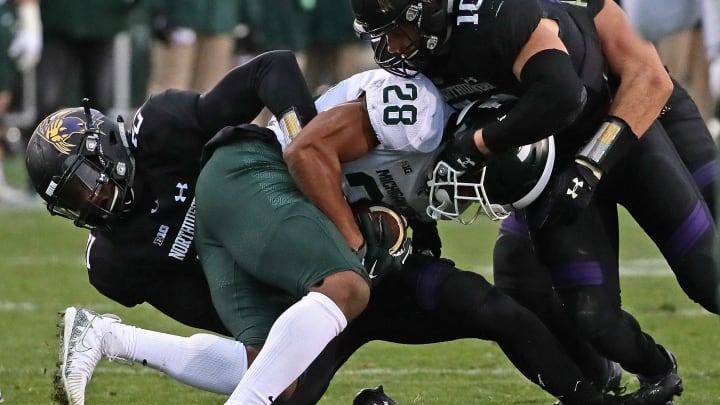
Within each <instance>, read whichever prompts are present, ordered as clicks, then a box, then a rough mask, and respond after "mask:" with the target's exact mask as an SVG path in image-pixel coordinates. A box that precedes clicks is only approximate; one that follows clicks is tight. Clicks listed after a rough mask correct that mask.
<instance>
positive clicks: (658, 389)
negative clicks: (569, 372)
mask: <svg viewBox="0 0 720 405" xmlns="http://www.w3.org/2000/svg"><path fill="white" fill-rule="evenodd" d="M682 392H683V386H682V379H681V378H680V377H679V376H678V375H677V374H668V375H666V376H665V377H663V378H661V379H660V380H658V381H656V382H654V383H652V384H650V385H645V386H642V387H640V389H638V390H637V391H635V392H632V393H630V394H627V395H618V396H612V395H606V396H605V403H606V404H618V405H653V404H665V405H672V403H673V399H674V397H675V396H680V395H681V394H682Z"/></svg>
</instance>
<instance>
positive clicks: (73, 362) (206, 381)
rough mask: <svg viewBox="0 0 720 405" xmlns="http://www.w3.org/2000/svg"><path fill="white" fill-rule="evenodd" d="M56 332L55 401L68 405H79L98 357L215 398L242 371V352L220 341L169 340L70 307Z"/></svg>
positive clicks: (226, 390) (238, 345)
mask: <svg viewBox="0 0 720 405" xmlns="http://www.w3.org/2000/svg"><path fill="white" fill-rule="evenodd" d="M59 328H60V329H59V336H60V355H59V362H60V364H59V368H58V372H57V374H56V376H55V390H54V395H55V397H56V399H58V400H59V401H61V402H67V403H70V404H73V405H74V404H82V403H84V400H85V389H86V386H87V384H88V382H89V381H90V379H91V377H92V374H93V371H94V370H95V367H96V366H97V364H98V362H99V361H100V359H101V358H103V357H105V358H107V359H109V360H110V361H112V360H123V361H129V362H131V363H133V364H134V363H139V364H142V365H143V366H147V367H150V368H153V369H156V370H158V371H161V372H163V373H165V374H167V375H168V376H170V377H172V378H175V379H176V380H178V381H179V382H182V383H184V384H188V385H190V386H193V387H196V388H199V389H203V390H206V391H211V392H216V393H220V394H230V393H231V392H232V390H233V389H234V388H235V386H236V385H237V383H238V381H240V378H241V377H242V376H243V374H244V373H245V371H246V369H247V354H246V351H245V346H244V345H243V344H242V343H240V342H237V341H235V340H232V339H228V338H224V337H221V336H216V335H210V334H204V333H199V334H194V335H192V336H189V337H184V336H176V335H170V334H167V333H161V332H155V331H151V330H147V329H142V328H138V327H135V326H131V325H126V324H123V323H121V321H120V319H119V318H118V317H117V316H115V315H100V314H97V313H95V312H93V311H90V310H88V309H84V308H75V307H70V308H67V309H66V310H65V311H64V312H63V313H62V314H61V320H60V324H59Z"/></svg>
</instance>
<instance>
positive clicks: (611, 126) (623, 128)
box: [575, 116, 638, 173]
mask: <svg viewBox="0 0 720 405" xmlns="http://www.w3.org/2000/svg"><path fill="white" fill-rule="evenodd" d="M637 140H638V138H637V136H635V134H634V133H633V131H632V129H630V127H629V126H628V124H627V123H626V122H625V121H624V120H623V119H622V118H618V117H614V116H609V117H607V118H606V119H605V121H604V122H603V123H602V124H601V125H600V128H599V129H598V130H597V132H595V135H594V136H593V137H592V138H591V139H590V141H589V142H588V143H587V144H585V146H584V147H583V148H582V149H581V150H580V152H579V153H578V154H577V155H575V159H576V162H577V161H585V162H587V163H589V164H591V165H593V166H594V167H596V168H597V169H599V170H600V171H601V172H602V173H607V172H608V171H609V170H610V169H612V168H613V166H615V164H616V163H617V162H618V160H620V159H621V158H622V157H623V156H625V154H626V153H627V151H628V150H630V149H631V148H632V147H633V146H635V144H636V143H637Z"/></svg>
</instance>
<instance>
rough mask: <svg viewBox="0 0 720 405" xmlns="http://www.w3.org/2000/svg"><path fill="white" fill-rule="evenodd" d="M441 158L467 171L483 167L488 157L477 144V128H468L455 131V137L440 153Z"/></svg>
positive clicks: (452, 165)
mask: <svg viewBox="0 0 720 405" xmlns="http://www.w3.org/2000/svg"><path fill="white" fill-rule="evenodd" d="M440 160H442V161H444V162H445V163H447V164H448V165H449V166H450V167H452V168H453V169H455V170H457V171H461V172H465V171H467V170H477V169H479V168H481V167H482V166H483V165H484V164H485V162H486V160H487V157H486V156H485V155H484V154H483V153H482V152H480V150H479V149H478V148H477V145H475V129H473V128H467V129H464V130H461V131H458V132H457V133H455V138H454V139H453V140H452V141H451V142H450V143H449V144H448V145H447V146H446V147H445V149H444V150H443V151H442V153H440Z"/></svg>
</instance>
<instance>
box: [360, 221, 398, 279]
mask: <svg viewBox="0 0 720 405" xmlns="http://www.w3.org/2000/svg"><path fill="white" fill-rule="evenodd" d="M355 221H356V222H357V224H358V227H359V228H360V232H361V233H362V234H363V237H364V238H365V242H364V243H363V245H362V246H361V247H360V248H359V249H358V250H357V251H356V253H357V255H358V257H359V258H360V260H361V261H362V263H363V266H365V269H366V270H367V272H368V275H369V276H370V279H371V280H372V283H373V285H377V284H378V283H380V282H381V281H382V279H383V278H385V277H386V276H387V275H388V274H391V273H394V272H397V271H400V270H401V269H402V265H403V264H404V263H405V259H407V257H408V255H410V252H411V250H412V248H411V247H410V244H411V240H410V238H407V239H405V241H404V242H403V245H402V247H401V248H400V249H399V250H398V251H397V252H396V253H395V254H390V251H389V250H388V246H390V245H391V244H392V239H391V238H392V235H389V234H387V233H385V232H383V231H382V230H383V229H390V224H389V223H387V220H386V219H385V218H381V219H380V221H382V222H384V223H381V225H380V227H379V229H380V232H378V231H377V229H378V227H376V226H375V225H374V224H373V222H372V221H373V218H372V217H371V216H370V215H369V214H363V213H356V214H355Z"/></svg>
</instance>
